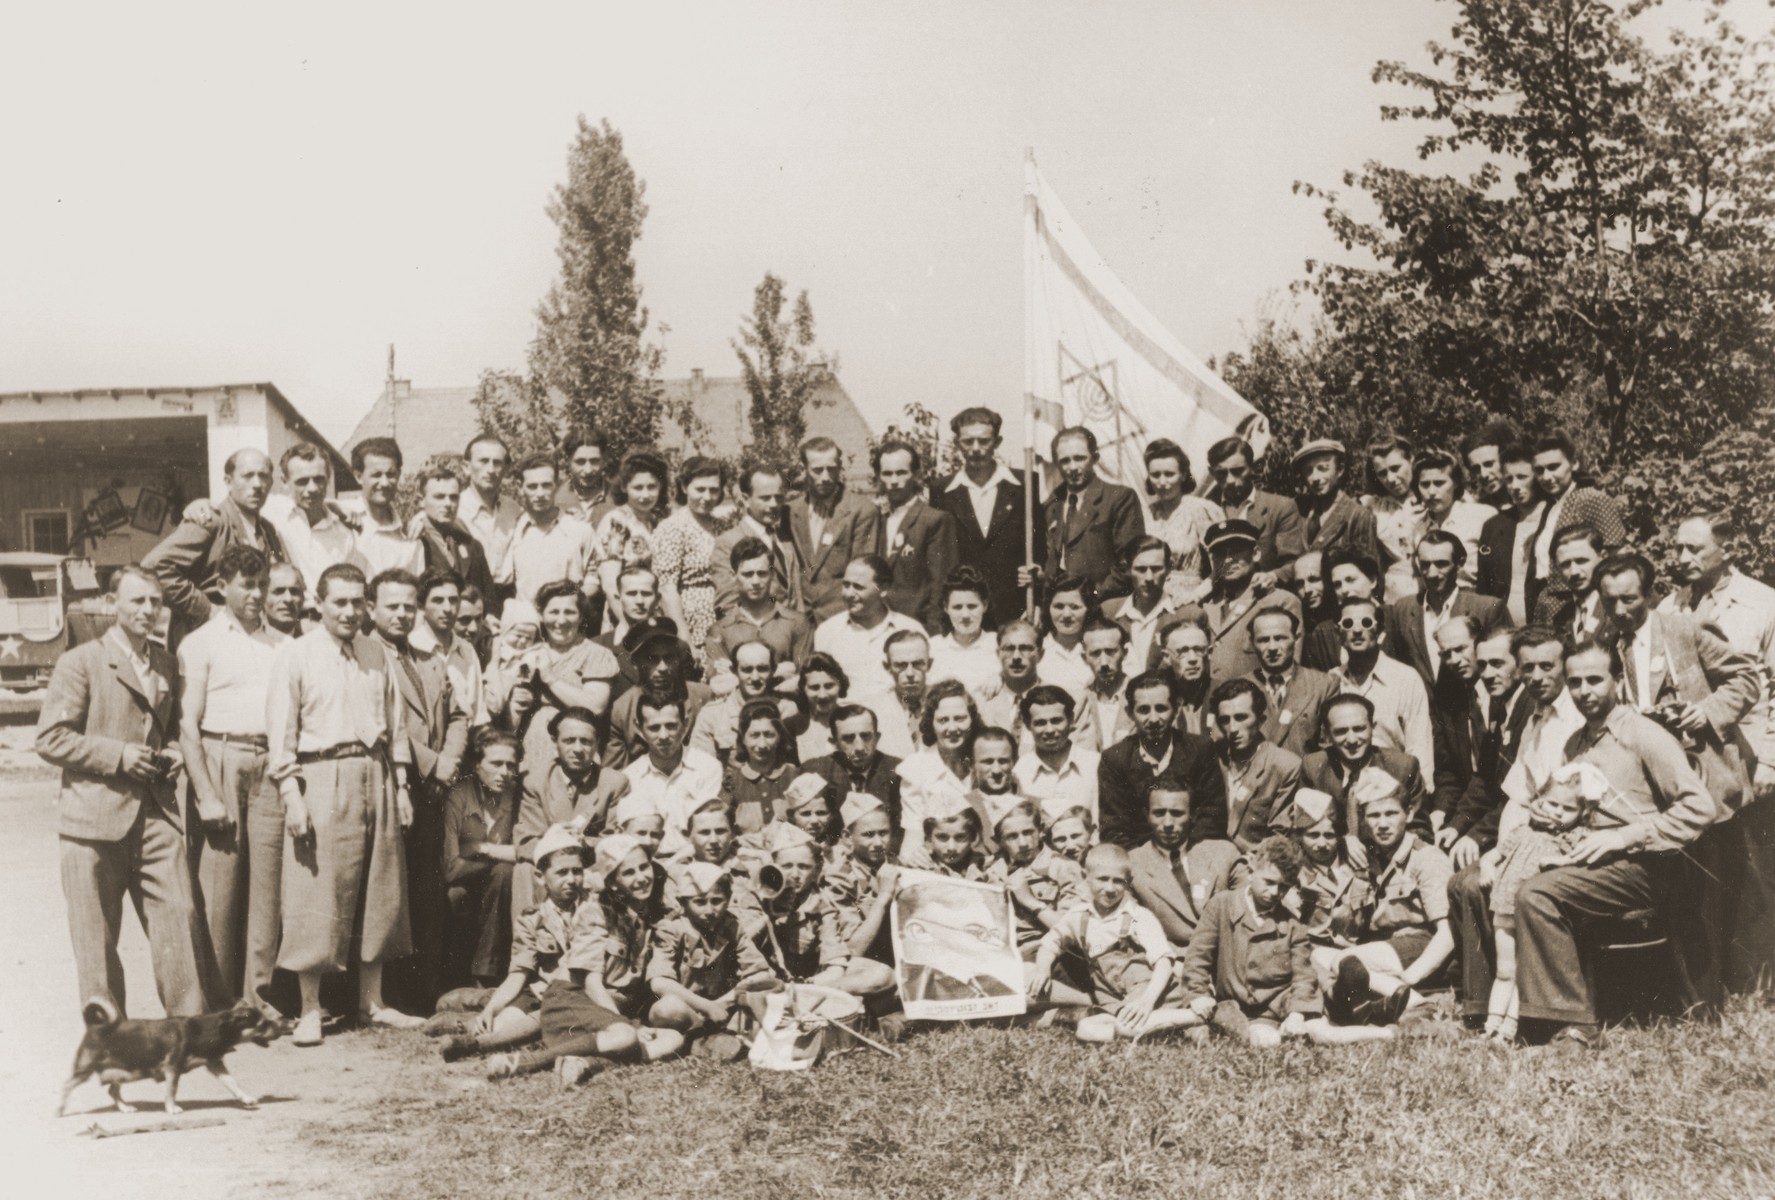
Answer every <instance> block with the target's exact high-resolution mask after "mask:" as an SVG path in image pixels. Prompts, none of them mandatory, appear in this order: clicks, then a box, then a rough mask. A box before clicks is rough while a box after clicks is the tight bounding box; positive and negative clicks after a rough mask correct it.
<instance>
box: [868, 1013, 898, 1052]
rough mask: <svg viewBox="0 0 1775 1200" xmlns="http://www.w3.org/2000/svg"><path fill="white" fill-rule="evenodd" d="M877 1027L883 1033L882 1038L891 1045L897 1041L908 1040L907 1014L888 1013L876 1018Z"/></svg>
mask: <svg viewBox="0 0 1775 1200" xmlns="http://www.w3.org/2000/svg"><path fill="white" fill-rule="evenodd" d="M875 1028H876V1030H877V1031H878V1032H879V1033H880V1034H881V1040H882V1041H884V1042H886V1043H887V1044H888V1045H890V1046H891V1045H893V1044H894V1043H895V1042H900V1041H904V1040H906V1014H905V1013H887V1014H886V1015H884V1016H882V1017H880V1018H878V1019H877V1020H876V1022H875Z"/></svg>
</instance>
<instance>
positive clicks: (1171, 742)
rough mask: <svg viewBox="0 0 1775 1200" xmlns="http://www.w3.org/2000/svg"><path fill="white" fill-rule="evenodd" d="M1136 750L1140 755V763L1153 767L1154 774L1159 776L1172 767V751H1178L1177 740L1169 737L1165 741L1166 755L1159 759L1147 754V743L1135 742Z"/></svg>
mask: <svg viewBox="0 0 1775 1200" xmlns="http://www.w3.org/2000/svg"><path fill="white" fill-rule="evenodd" d="M1134 749H1135V751H1136V752H1137V753H1139V755H1140V761H1141V762H1143V763H1145V764H1146V765H1147V766H1149V767H1151V768H1152V770H1153V774H1155V775H1157V774H1159V773H1160V772H1162V771H1163V770H1164V769H1165V768H1166V767H1168V766H1170V765H1171V754H1172V751H1174V750H1176V749H1177V739H1176V738H1174V737H1167V738H1166V739H1165V753H1164V754H1163V755H1162V756H1161V757H1159V758H1154V757H1153V756H1152V755H1150V754H1148V753H1147V752H1146V743H1145V742H1140V741H1137V742H1135V743H1134Z"/></svg>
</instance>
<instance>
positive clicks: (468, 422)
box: [345, 379, 481, 470]
mask: <svg viewBox="0 0 1775 1200" xmlns="http://www.w3.org/2000/svg"><path fill="white" fill-rule="evenodd" d="M475 391H476V389H475V388H473V387H440V388H416V387H414V386H413V385H412V384H411V383H409V382H408V381H407V380H405V379H397V380H395V381H394V389H393V391H392V392H391V391H390V390H389V388H388V387H387V386H386V385H384V386H383V388H382V392H381V394H380V395H378V396H377V397H376V402H375V403H374V404H372V405H370V411H369V412H367V413H365V414H364V419H363V420H361V421H359V422H358V423H357V428H356V429H353V430H352V431H351V436H350V437H349V438H347V439H345V450H346V453H348V454H349V453H350V452H351V451H352V450H353V449H354V448H356V446H357V444H358V443H359V442H366V441H368V440H370V439H371V438H376V437H391V438H393V439H394V440H395V441H397V442H399V443H400V447H401V456H402V457H403V458H405V459H406V461H407V465H408V466H409V467H410V468H412V469H413V470H418V469H420V468H421V467H424V466H425V464H426V463H428V462H430V461H431V460H432V459H434V458H436V457H438V456H440V455H445V456H448V455H460V454H461V453H462V452H463V450H465V449H466V448H467V447H468V441H469V439H470V438H472V437H474V436H475V434H477V433H479V432H480V431H481V418H480V414H478V413H477V412H475Z"/></svg>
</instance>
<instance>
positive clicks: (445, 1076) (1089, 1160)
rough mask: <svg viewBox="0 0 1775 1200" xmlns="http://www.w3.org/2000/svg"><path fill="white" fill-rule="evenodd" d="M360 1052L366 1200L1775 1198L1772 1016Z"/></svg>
mask: <svg viewBox="0 0 1775 1200" xmlns="http://www.w3.org/2000/svg"><path fill="white" fill-rule="evenodd" d="M352 1036H362V1037H366V1038H369V1037H374V1038H376V1039H377V1041H378V1042H379V1043H381V1047H383V1048H386V1049H388V1050H390V1051H391V1052H393V1053H394V1054H395V1055H397V1056H398V1067H397V1069H395V1070H393V1071H388V1072H379V1073H378V1075H377V1076H376V1077H375V1078H373V1079H372V1078H366V1077H362V1076H359V1077H358V1078H357V1079H356V1080H355V1082H352V1083H350V1084H349V1085H348V1086H346V1087H345V1089H344V1095H345V1096H347V1097H349V1105H348V1107H347V1108H346V1111H344V1112H342V1113H341V1115H340V1118H339V1119H338V1120H337V1121H331V1120H330V1121H328V1122H326V1123H325V1124H316V1125H313V1126H311V1127H310V1128H309V1129H308V1130H306V1131H305V1135H304V1141H305V1142H306V1144H307V1145H308V1146H310V1147H312V1148H313V1149H314V1150H315V1151H316V1152H317V1153H320V1154H324V1155H328V1156H331V1157H334V1158H335V1159H337V1160H338V1161H339V1162H340V1165H341V1166H343V1167H345V1168H346V1169H347V1170H349V1171H350V1172H351V1173H352V1176H351V1177H352V1178H353V1179H354V1180H355V1181H356V1182H357V1183H358V1184H359V1186H361V1188H362V1189H363V1194H365V1195H389V1196H397V1195H398V1196H426V1197H436V1198H439V1200H444V1198H455V1197H462V1198H465V1200H466V1198H468V1197H476V1198H484V1197H489V1196H526V1197H544V1196H562V1197H566V1196H588V1195H596V1196H623V1197H631V1196H632V1197H641V1196H648V1197H679V1196H683V1197H720V1198H722V1200H751V1198H753V1197H758V1198H760V1200H762V1198H765V1197H772V1198H776V1197H785V1198H786V1197H803V1196H827V1197H902V1196H903V1197H916V1198H918V1200H932V1198H938V1197H970V1196H1016V1197H1047V1196H1065V1197H1073V1196H1104V1197H1110V1196H1114V1197H1139V1196H1151V1197H1176V1196H1197V1195H1200V1196H1239V1197H1263V1196H1276V1197H1291V1198H1294V1197H1306V1196H1343V1195H1362V1196H1424V1197H1452V1196H1462V1197H1469V1196H1470V1197H1485V1196H1498V1197H1518V1196H1527V1195H1540V1196H1546V1197H1559V1198H1563V1197H1579V1196H1585V1197H1587V1196H1675V1195H1683V1196H1696V1195H1718V1196H1769V1195H1775V1092H1772V1089H1771V1084H1772V1082H1775V1011H1771V1010H1770V1009H1768V1008H1766V1007H1764V1006H1762V1005H1751V1004H1748V1003H1740V1004H1739V1005H1738V1006H1737V1007H1735V1008H1734V1010H1733V1011H1732V1012H1731V1014H1729V1015H1728V1017H1727V1019H1726V1021H1725V1023H1724V1025H1723V1026H1722V1027H1718V1028H1714V1027H1707V1026H1677V1027H1669V1026H1667V1027H1661V1028H1653V1029H1643V1030H1617V1031H1613V1032H1612V1033H1611V1035H1610V1042H1609V1045H1608V1046H1607V1048H1605V1049H1604V1050H1602V1051H1601V1052H1599V1053H1594V1054H1585V1053H1584V1052H1582V1051H1580V1050H1577V1049H1576V1048H1573V1049H1571V1050H1565V1049H1561V1050H1555V1051H1546V1050H1513V1051H1501V1050H1494V1049H1491V1048H1488V1047H1486V1046H1485V1045H1483V1044H1480V1043H1479V1042H1477V1041H1476V1040H1474V1039H1472V1038H1471V1037H1469V1036H1466V1035H1463V1034H1461V1033H1459V1032H1458V1030H1457V1029H1456V1028H1455V1026H1454V1025H1453V1024H1452V1022H1438V1023H1432V1024H1431V1025H1430V1026H1429V1027H1428V1028H1427V1030H1426V1031H1425V1033H1424V1035H1423V1036H1420V1037H1414V1038H1411V1039H1408V1040H1403V1041H1400V1042H1397V1043H1393V1044H1389V1045H1381V1046H1368V1047H1356V1048H1350V1049H1344V1050H1321V1049H1317V1048H1313V1047H1310V1046H1297V1045H1290V1046H1288V1047H1285V1048H1283V1049H1281V1050H1279V1051H1271V1052H1267V1053H1266V1052H1256V1051H1251V1050H1247V1049H1243V1048H1239V1047H1234V1046H1229V1045H1226V1044H1224V1043H1222V1044H1216V1045H1214V1046H1212V1047H1209V1048H1206V1049H1193V1048H1190V1047H1188V1046H1186V1045H1182V1044H1164V1045H1157V1044H1155V1045H1150V1046H1139V1047H1133V1048H1129V1047H1116V1048H1106V1049H1093V1048H1087V1047H1084V1046H1081V1045H1079V1044H1077V1043H1075V1042H1073V1041H1072V1040H1071V1039H1070V1038H1069V1037H1068V1036H1067V1035H1066V1034H1064V1033H1062V1032H1058V1031H1033V1030H1026V1031H1017V1032H1005V1031H1000V1030H994V1029H986V1028H978V1027H949V1028H943V1029H939V1030H937V1031H936V1032H933V1033H930V1034H927V1035H923V1036H917V1037H914V1038H913V1039H912V1040H910V1041H908V1042H907V1043H904V1044H902V1046H901V1047H900V1048H899V1050H900V1054H899V1058H898V1059H896V1060H893V1061H890V1060H888V1059H886V1058H883V1057H881V1056H879V1055H877V1054H874V1053H870V1052H862V1053H856V1054H851V1055H847V1056H845V1057H842V1058H839V1059H836V1060H833V1061H831V1062H828V1063H826V1064H824V1065H822V1066H821V1067H819V1068H817V1069H815V1070H814V1071H813V1072H812V1073H810V1074H805V1075H798V1076H786V1075H771V1074H763V1073H757V1072H753V1071H751V1070H750V1069H749V1068H746V1067H744V1066H730V1065H715V1064H710V1063H706V1062H702V1061H684V1062H678V1063H671V1064H666V1065H662V1066H655V1067H651V1068H645V1067H628V1068H620V1069H614V1070H611V1071H608V1072H606V1073H605V1074H604V1075H602V1076H600V1077H599V1078H598V1079H596V1080H594V1081H593V1082H592V1083H591V1084H589V1085H588V1086H587V1087H586V1088H584V1089H583V1090H581V1091H579V1092H574V1093H566V1094H563V1093H562V1092H561V1091H560V1090H559V1088H558V1085H557V1083H556V1081H555V1079H554V1077H553V1076H543V1077H538V1078H531V1079H526V1080H520V1081H516V1082H506V1083H501V1084H492V1085H483V1084H480V1083H479V1082H478V1081H477V1080H476V1075H475V1070H474V1068H473V1067H472V1066H470V1065H468V1064H463V1065H460V1066H454V1067H448V1068H446V1067H442V1066H439V1065H436V1060H435V1059H434V1058H432V1057H431V1056H430V1053H429V1051H430V1047H428V1046H424V1045H421V1044H419V1043H417V1042H415V1041H413V1040H412V1039H410V1038H407V1039H402V1038H399V1037H396V1036H393V1035H385V1034H362V1035H352ZM366 1088H367V1089H368V1091H367V1092H366V1090H365V1089H366Z"/></svg>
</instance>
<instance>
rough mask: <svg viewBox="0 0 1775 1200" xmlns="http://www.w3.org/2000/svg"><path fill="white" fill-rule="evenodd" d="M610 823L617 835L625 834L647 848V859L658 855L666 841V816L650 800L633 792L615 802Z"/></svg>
mask: <svg viewBox="0 0 1775 1200" xmlns="http://www.w3.org/2000/svg"><path fill="white" fill-rule="evenodd" d="M610 822H611V824H612V826H614V827H615V829H616V831H617V832H618V833H626V834H628V835H629V836H630V837H632V838H634V839H635V840H636V841H638V842H640V843H641V844H642V845H643V846H645V847H646V848H647V857H649V858H655V857H657V856H658V855H659V848H660V846H661V844H662V843H664V842H665V840H666V814H665V813H663V812H661V811H660V810H659V806H658V805H656V804H655V803H654V802H653V801H652V800H650V799H647V798H645V797H642V796H637V795H635V794H634V793H633V792H631V793H629V794H628V795H626V796H624V797H623V798H622V799H621V800H618V801H617V802H616V811H615V812H613V813H611V815H610Z"/></svg>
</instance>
